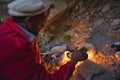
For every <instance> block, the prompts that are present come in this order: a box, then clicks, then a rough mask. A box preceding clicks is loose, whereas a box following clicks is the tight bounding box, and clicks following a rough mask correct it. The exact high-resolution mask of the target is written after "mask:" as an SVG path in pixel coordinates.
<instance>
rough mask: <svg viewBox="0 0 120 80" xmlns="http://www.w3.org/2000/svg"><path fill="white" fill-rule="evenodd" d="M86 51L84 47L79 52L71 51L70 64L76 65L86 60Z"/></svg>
mask: <svg viewBox="0 0 120 80" xmlns="http://www.w3.org/2000/svg"><path fill="white" fill-rule="evenodd" d="M86 51H87V49H86V48H85V47H83V48H81V49H80V50H73V51H72V55H71V62H72V63H73V64H76V63H77V62H78V61H83V60H86V59H87V58H88V54H87V53H86Z"/></svg>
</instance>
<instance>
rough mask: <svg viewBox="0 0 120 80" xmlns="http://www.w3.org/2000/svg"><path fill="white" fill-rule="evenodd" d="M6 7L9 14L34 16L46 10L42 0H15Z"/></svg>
mask: <svg viewBox="0 0 120 80" xmlns="http://www.w3.org/2000/svg"><path fill="white" fill-rule="evenodd" d="M7 7H8V14H9V15H11V16H35V15H38V14H40V13H42V12H44V11H45V10H46V9H45V8H46V7H45V6H44V4H43V1H42V0H15V1H13V2H11V3H9V4H8V5H7Z"/></svg>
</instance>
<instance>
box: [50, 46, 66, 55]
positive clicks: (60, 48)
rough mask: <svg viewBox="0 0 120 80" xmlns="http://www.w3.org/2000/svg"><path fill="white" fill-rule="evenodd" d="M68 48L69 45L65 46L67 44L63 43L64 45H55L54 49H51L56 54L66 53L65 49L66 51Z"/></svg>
mask: <svg viewBox="0 0 120 80" xmlns="http://www.w3.org/2000/svg"><path fill="white" fill-rule="evenodd" d="M66 50H67V47H66V46H65V45H63V46H56V47H53V48H52V49H51V51H52V52H53V53H56V54H62V53H64V51H66Z"/></svg>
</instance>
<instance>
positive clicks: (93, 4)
mask: <svg viewBox="0 0 120 80" xmlns="http://www.w3.org/2000/svg"><path fill="white" fill-rule="evenodd" d="M9 1H11V0H6V1H5V0H0V5H1V7H0V14H1V16H0V19H1V21H4V19H5V18H6V17H8V15H7V14H6V10H7V9H6V5H5V4H7V3H8V2H9ZM46 1H48V2H49V1H50V0H45V2H46ZM52 1H55V0H52ZM38 37H39V42H40V43H39V45H40V48H41V52H45V51H49V50H50V49H51V48H52V47H53V46H54V45H55V44H66V45H67V46H68V48H69V49H75V48H81V47H82V46H83V45H84V44H85V43H89V44H91V45H93V47H94V48H95V51H96V52H95V53H96V54H95V56H94V57H93V58H92V59H90V60H87V61H85V62H84V63H83V64H82V65H79V66H78V68H76V70H75V74H74V75H73V76H72V78H71V80H81V79H80V74H83V75H84V76H85V77H87V80H120V56H116V55H115V53H114V52H113V51H112V50H111V45H112V44H113V43H114V42H115V41H120V1H119V0H102V1H101V0H59V1H55V8H54V9H53V10H52V11H51V15H50V17H49V19H48V22H47V23H46V27H45V28H44V29H42V30H41V31H40V34H39V36H38ZM88 66H89V67H88Z"/></svg>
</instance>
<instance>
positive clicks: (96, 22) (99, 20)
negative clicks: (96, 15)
mask: <svg viewBox="0 0 120 80" xmlns="http://www.w3.org/2000/svg"><path fill="white" fill-rule="evenodd" d="M103 22H104V18H100V19H97V20H95V21H94V24H93V25H94V26H96V27H98V26H100V25H102V24H103Z"/></svg>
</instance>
